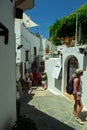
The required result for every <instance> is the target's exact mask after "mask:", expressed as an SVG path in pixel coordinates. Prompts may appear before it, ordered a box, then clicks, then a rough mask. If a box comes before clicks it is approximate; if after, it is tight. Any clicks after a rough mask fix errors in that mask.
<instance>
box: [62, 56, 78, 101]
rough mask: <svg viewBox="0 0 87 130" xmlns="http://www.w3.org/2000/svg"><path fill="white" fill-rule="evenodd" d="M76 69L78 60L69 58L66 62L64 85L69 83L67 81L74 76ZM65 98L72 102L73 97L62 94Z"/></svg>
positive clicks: (72, 57)
mask: <svg viewBox="0 0 87 130" xmlns="http://www.w3.org/2000/svg"><path fill="white" fill-rule="evenodd" d="M77 68H78V60H77V58H76V57H75V56H71V57H69V59H68V60H67V70H66V71H67V77H66V84H67V83H68V82H69V80H70V79H71V78H72V77H74V76H75V71H76V69H77ZM64 95H65V96H66V97H68V98H69V99H71V100H72V101H74V99H73V95H69V94H68V93H66V92H65V93H64Z"/></svg>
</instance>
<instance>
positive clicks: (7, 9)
mask: <svg viewBox="0 0 87 130" xmlns="http://www.w3.org/2000/svg"><path fill="white" fill-rule="evenodd" d="M0 22H1V23H2V24H3V25H4V26H6V27H7V28H8V30H9V39H8V44H7V45H5V44H4V37H3V36H0V130H3V128H2V127H3V126H4V127H5V125H6V123H8V124H12V123H14V121H15V120H16V82H15V42H14V19H13V3H12V2H11V1H10V0H1V1H0Z"/></svg>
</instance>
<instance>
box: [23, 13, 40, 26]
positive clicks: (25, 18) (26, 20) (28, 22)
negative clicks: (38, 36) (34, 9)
mask: <svg viewBox="0 0 87 130" xmlns="http://www.w3.org/2000/svg"><path fill="white" fill-rule="evenodd" d="M22 23H23V24H24V26H25V27H26V28H29V27H35V26H38V24H36V23H35V22H33V21H32V20H31V19H30V18H29V16H28V15H26V14H25V13H23V19H22Z"/></svg>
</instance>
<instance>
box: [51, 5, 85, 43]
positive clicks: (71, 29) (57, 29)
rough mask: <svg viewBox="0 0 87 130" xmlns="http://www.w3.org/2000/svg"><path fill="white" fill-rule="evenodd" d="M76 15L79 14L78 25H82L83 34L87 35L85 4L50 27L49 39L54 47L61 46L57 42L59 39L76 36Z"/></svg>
mask: <svg viewBox="0 0 87 130" xmlns="http://www.w3.org/2000/svg"><path fill="white" fill-rule="evenodd" d="M76 14H78V21H79V23H78V24H81V25H82V27H83V32H84V33H87V31H86V30H87V29H85V27H86V26H87V3H85V4H84V5H82V6H81V7H80V8H78V9H77V10H76V11H74V12H73V13H71V14H69V15H68V16H65V17H63V18H61V19H60V20H56V21H55V22H54V24H53V25H51V26H49V39H50V40H52V41H53V44H54V45H59V44H60V42H57V39H59V38H61V37H66V36H73V35H75V30H76Z"/></svg>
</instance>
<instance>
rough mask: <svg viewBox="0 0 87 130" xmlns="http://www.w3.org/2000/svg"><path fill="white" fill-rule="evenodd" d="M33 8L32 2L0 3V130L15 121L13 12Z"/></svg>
mask: <svg viewBox="0 0 87 130" xmlns="http://www.w3.org/2000/svg"><path fill="white" fill-rule="evenodd" d="M29 3H30V4H29ZM14 6H15V8H14ZM24 6H25V7H24ZM33 6H34V1H33V0H27V1H25V2H24V0H22V2H21V1H19V0H15V1H14V2H13V0H1V1H0V85H1V87H0V130H3V129H4V128H5V129H9V130H10V128H8V127H10V126H11V125H12V124H13V123H14V122H15V121H16V73H15V71H16V69H15V68H16V60H15V49H16V48H15V35H14V17H15V16H16V13H14V12H15V11H16V8H21V9H24V8H26V9H28V8H32V7H33ZM7 125H8V127H7Z"/></svg>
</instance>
